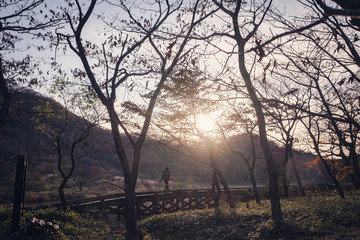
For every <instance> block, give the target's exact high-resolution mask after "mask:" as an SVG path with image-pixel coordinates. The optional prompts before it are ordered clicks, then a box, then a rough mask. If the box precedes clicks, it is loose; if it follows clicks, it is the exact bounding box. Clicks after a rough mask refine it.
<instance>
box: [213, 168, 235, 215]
mask: <svg viewBox="0 0 360 240" xmlns="http://www.w3.org/2000/svg"><path fill="white" fill-rule="evenodd" d="M216 172H217V175H218V176H219V179H220V183H221V185H223V187H224V192H225V194H226V197H227V199H228V202H229V207H230V208H231V209H234V208H235V203H234V200H233V198H232V196H231V191H230V189H229V186H228V184H227V182H226V179H225V178H224V176H223V175H222V173H221V171H220V170H219V169H218V168H217V167H216Z"/></svg>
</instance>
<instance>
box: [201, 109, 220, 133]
mask: <svg viewBox="0 0 360 240" xmlns="http://www.w3.org/2000/svg"><path fill="white" fill-rule="evenodd" d="M216 119H217V116H216V115H215V114H214V113H208V114H199V115H198V116H197V117H196V128H197V129H199V130H201V131H202V132H204V133H215V132H216V131H217V130H218V126H217V125H216Z"/></svg>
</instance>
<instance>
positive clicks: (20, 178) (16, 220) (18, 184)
mask: <svg viewBox="0 0 360 240" xmlns="http://www.w3.org/2000/svg"><path fill="white" fill-rule="evenodd" d="M25 175H26V158H25V155H18V156H17V163H16V177H15V190H14V200H13V213H12V221H11V231H12V232H17V231H19V225H20V215H21V212H22V209H23V207H24V197H25Z"/></svg>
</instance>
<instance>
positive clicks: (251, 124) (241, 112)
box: [218, 104, 260, 204]
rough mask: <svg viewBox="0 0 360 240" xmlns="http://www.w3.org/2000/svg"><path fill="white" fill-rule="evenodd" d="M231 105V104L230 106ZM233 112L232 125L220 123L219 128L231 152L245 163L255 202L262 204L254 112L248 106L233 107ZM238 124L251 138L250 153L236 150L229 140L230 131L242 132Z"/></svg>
mask: <svg viewBox="0 0 360 240" xmlns="http://www.w3.org/2000/svg"><path fill="white" fill-rule="evenodd" d="M230 105H231V104H229V106H230ZM232 110H233V112H234V113H233V114H231V116H229V117H228V118H229V120H230V121H233V123H232V124H229V123H225V124H220V123H218V126H219V130H220V132H221V135H222V136H223V138H224V140H225V142H226V145H227V146H228V148H229V150H230V151H231V152H232V153H234V154H236V155H237V156H239V157H240V159H241V160H242V161H243V162H244V163H245V165H246V167H247V170H248V173H249V176H250V180H251V185H252V187H253V191H254V196H255V200H256V202H257V203H259V204H260V195H259V191H258V188H257V184H256V180H255V173H254V171H255V166H256V158H257V156H256V146H255V140H254V135H255V134H254V130H255V128H256V126H257V123H256V122H255V121H253V120H252V118H251V117H250V116H251V115H252V111H251V110H250V108H249V107H248V106H245V105H244V106H243V105H241V106H234V105H233V106H232ZM236 124H240V125H241V126H240V128H241V129H244V130H245V132H246V134H247V135H248V136H249V137H250V144H249V146H248V151H246V149H240V148H237V149H235V148H234V147H233V146H232V145H231V143H230V141H229V138H228V136H227V130H229V131H230V132H232V133H234V131H236V132H238V131H240V130H238V129H237V128H238V127H236ZM222 125H225V127H223V126H222Z"/></svg>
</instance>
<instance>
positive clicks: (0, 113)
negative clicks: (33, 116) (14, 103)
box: [0, 58, 11, 129]
mask: <svg viewBox="0 0 360 240" xmlns="http://www.w3.org/2000/svg"><path fill="white" fill-rule="evenodd" d="M0 92H1V97H2V104H1V105H2V106H1V109H0V129H1V128H2V126H3V125H4V123H5V120H6V117H7V115H8V113H9V108H10V104H11V94H10V92H9V89H8V87H7V85H6V80H5V77H4V74H3V69H2V59H1V58H0Z"/></svg>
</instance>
